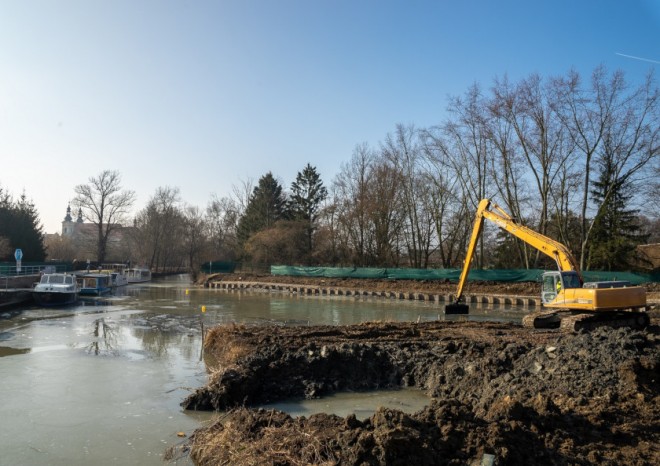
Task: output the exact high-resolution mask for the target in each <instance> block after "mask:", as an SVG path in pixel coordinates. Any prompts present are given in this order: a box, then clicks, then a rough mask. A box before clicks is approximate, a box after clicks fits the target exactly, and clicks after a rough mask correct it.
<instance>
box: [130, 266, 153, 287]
mask: <svg viewBox="0 0 660 466" xmlns="http://www.w3.org/2000/svg"><path fill="white" fill-rule="evenodd" d="M126 276H127V277H128V283H129V284H130V283H144V282H149V281H151V270H149V269H147V268H145V267H134V268H132V269H128V270H127V271H126Z"/></svg>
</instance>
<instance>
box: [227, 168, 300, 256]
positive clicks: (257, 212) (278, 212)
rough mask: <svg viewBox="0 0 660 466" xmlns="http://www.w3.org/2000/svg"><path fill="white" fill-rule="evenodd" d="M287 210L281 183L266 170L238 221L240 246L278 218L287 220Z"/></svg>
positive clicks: (270, 225)
mask: <svg viewBox="0 0 660 466" xmlns="http://www.w3.org/2000/svg"><path fill="white" fill-rule="evenodd" d="M288 218H289V211H288V209H287V204H286V196H285V195H284V192H283V190H282V185H280V183H279V182H278V181H277V180H276V179H275V177H273V174H272V173H271V172H268V173H267V174H265V175H264V176H262V177H261V178H260V179H259V184H258V185H257V186H255V188H254V190H253V191H252V195H251V196H250V200H249V201H248V205H247V207H246V209H245V213H244V214H243V216H242V217H241V218H240V220H239V221H238V232H237V236H238V240H239V243H240V245H241V246H243V245H244V244H245V242H246V241H247V240H248V239H249V238H250V236H252V235H253V234H255V233H258V232H260V231H262V230H265V229H267V228H271V227H273V226H274V225H275V222H277V221H278V220H287V219H288Z"/></svg>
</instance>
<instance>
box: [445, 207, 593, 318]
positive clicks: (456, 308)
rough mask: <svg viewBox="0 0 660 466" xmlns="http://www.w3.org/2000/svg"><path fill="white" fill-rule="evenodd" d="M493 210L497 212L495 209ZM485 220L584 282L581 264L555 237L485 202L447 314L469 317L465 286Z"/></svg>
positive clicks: (475, 224)
mask: <svg viewBox="0 0 660 466" xmlns="http://www.w3.org/2000/svg"><path fill="white" fill-rule="evenodd" d="M491 208H492V209H493V210H491ZM484 219H488V220H490V221H491V222H493V223H495V224H496V225H497V226H498V227H500V228H502V229H503V230H506V231H508V232H509V233H511V234H512V235H513V236H515V237H517V238H519V239H520V240H522V241H524V242H525V243H527V244H529V245H530V246H532V247H534V248H536V249H538V250H539V251H541V252H542V253H543V254H546V255H547V256H549V257H551V258H553V259H554V260H555V262H557V267H558V268H559V270H561V271H574V272H576V273H577V274H578V276H579V277H580V283H582V282H583V279H582V276H581V274H580V269H579V267H578V265H577V262H576V261H575V258H573V256H572V255H571V253H570V251H569V250H568V248H567V247H566V246H564V245H563V244H561V243H559V242H557V241H555V240H553V239H551V238H548V237H547V236H544V235H542V234H540V233H537V232H536V231H534V230H531V229H529V228H527V227H526V226H524V225H521V224H519V223H516V222H515V220H513V218H511V216H510V215H509V214H507V213H506V212H505V211H504V210H502V209H501V208H500V207H499V206H498V205H497V204H495V203H494V202H492V201H491V200H490V199H483V200H482V201H481V202H480V203H479V207H478V208H477V213H476V215H475V219H474V225H473V227H472V236H471V237H470V243H469V245H468V249H467V254H466V256H465V262H464V264H463V270H462V271H461V276H460V278H459V280H458V289H457V290H456V298H455V300H454V302H453V303H452V304H449V305H447V306H446V307H445V312H446V313H447V314H465V313H467V312H468V306H467V305H466V304H461V300H462V298H463V288H464V286H465V282H466V281H467V277H468V274H469V273H470V266H471V263H472V258H473V256H474V250H475V248H476V246H477V242H478V241H479V237H480V236H481V231H482V229H483V224H484Z"/></svg>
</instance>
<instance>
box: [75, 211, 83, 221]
mask: <svg viewBox="0 0 660 466" xmlns="http://www.w3.org/2000/svg"><path fill="white" fill-rule="evenodd" d="M76 222H77V223H82V222H83V218H82V209H78V219H77V220H76Z"/></svg>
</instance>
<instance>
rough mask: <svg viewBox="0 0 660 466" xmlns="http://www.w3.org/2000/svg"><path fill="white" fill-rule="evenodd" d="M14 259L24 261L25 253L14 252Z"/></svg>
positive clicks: (18, 250)
mask: <svg viewBox="0 0 660 466" xmlns="http://www.w3.org/2000/svg"><path fill="white" fill-rule="evenodd" d="M14 258H15V259H16V261H19V260H21V259H23V251H21V250H20V249H17V250H16V252H14Z"/></svg>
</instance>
